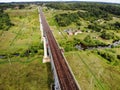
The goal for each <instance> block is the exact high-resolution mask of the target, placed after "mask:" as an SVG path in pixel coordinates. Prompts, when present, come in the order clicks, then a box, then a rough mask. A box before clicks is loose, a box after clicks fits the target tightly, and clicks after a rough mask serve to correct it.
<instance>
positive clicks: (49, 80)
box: [46, 63, 54, 90]
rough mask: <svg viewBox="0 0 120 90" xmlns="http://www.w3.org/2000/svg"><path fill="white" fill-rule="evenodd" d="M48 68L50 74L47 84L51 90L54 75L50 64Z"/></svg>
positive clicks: (47, 64) (47, 65)
mask: <svg viewBox="0 0 120 90" xmlns="http://www.w3.org/2000/svg"><path fill="white" fill-rule="evenodd" d="M46 67H47V74H48V78H47V84H48V87H49V88H50V90H51V85H52V84H53V82H54V81H53V74H52V71H51V64H50V63H46Z"/></svg>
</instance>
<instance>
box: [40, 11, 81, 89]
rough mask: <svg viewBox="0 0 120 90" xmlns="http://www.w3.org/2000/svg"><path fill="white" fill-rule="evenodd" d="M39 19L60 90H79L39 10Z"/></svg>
mask: <svg viewBox="0 0 120 90" xmlns="http://www.w3.org/2000/svg"><path fill="white" fill-rule="evenodd" d="M40 17H41V22H42V26H43V30H44V36H45V37H46V38H47V40H48V45H49V47H50V50H51V54H52V58H53V62H54V65H55V68H56V72H57V75H58V79H59V83H60V88H61V90H79V87H78V85H77V83H76V81H75V79H74V77H73V75H72V73H71V71H70V69H69V67H68V65H67V63H66V61H65V58H64V56H63V54H62V52H61V50H60V48H59V46H58V44H57V42H56V40H55V38H54V36H53V34H52V31H51V30H50V27H49V25H48V23H47V22H46V19H45V16H44V14H43V12H42V10H41V9H40Z"/></svg>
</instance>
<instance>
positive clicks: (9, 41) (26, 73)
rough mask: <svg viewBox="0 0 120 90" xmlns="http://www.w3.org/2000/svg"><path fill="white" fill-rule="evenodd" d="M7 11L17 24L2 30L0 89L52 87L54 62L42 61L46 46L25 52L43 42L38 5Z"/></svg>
mask: <svg viewBox="0 0 120 90" xmlns="http://www.w3.org/2000/svg"><path fill="white" fill-rule="evenodd" d="M5 12H7V13H8V14H9V16H10V19H11V22H12V23H13V24H14V26H12V27H11V28H10V29H9V30H8V31H3V32H1V31H0V34H1V35H0V55H5V58H3V59H2V58H1V59H0V73H1V75H0V90H50V85H51V83H52V82H53V80H52V73H51V69H50V68H51V66H50V63H47V64H43V63H42V58H43V53H42V52H43V49H41V48H38V49H39V50H37V52H36V53H33V52H31V53H29V54H28V55H24V56H22V54H24V53H25V52H27V50H29V49H30V47H31V46H33V47H34V46H37V47H39V46H40V45H41V40H40V39H41V37H40V29H39V15H38V10H37V6H34V7H33V8H31V9H18V10H12V9H8V10H6V11H5ZM17 53H18V55H13V54H17Z"/></svg>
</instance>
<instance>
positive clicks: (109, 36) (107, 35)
mask: <svg viewBox="0 0 120 90" xmlns="http://www.w3.org/2000/svg"><path fill="white" fill-rule="evenodd" d="M101 37H102V38H103V39H107V40H110V39H113V40H119V39H120V37H118V36H116V35H115V33H113V32H106V31H103V32H102V34H101Z"/></svg>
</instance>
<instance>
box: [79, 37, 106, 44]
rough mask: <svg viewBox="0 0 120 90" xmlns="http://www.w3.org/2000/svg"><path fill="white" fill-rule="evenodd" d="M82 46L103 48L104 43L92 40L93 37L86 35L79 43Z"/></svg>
mask: <svg viewBox="0 0 120 90" xmlns="http://www.w3.org/2000/svg"><path fill="white" fill-rule="evenodd" d="M81 43H82V44H84V45H85V46H98V45H100V46H104V45H105V43H103V42H101V41H99V40H97V39H94V37H91V36H90V35H87V36H86V37H85V38H84V40H83V41H82V42H81Z"/></svg>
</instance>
